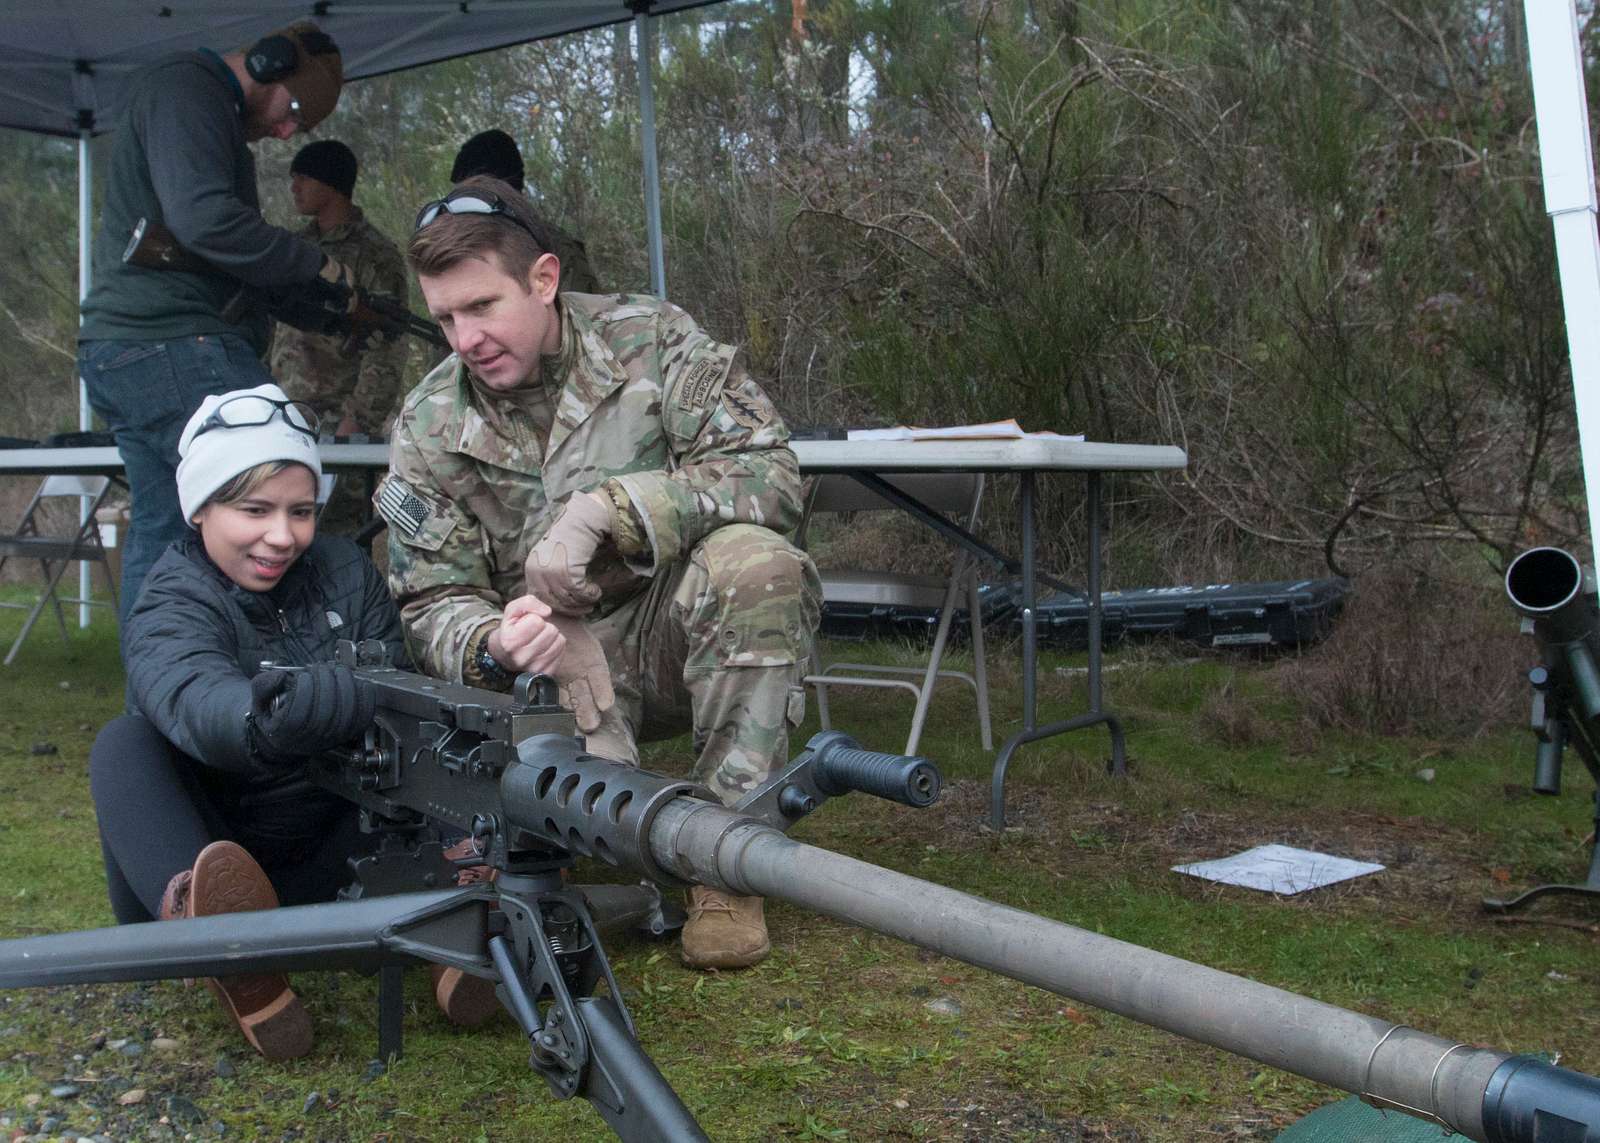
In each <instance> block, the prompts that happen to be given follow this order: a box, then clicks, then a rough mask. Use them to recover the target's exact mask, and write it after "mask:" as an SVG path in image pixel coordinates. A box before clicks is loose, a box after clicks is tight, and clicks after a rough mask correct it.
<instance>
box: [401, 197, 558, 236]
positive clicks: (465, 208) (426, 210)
mask: <svg viewBox="0 0 1600 1143" xmlns="http://www.w3.org/2000/svg"><path fill="white" fill-rule="evenodd" d="M441 214H489V215H495V216H497V217H499V218H503V219H505V220H506V221H507V222H509V223H511V225H513V226H516V227H520V228H521V229H522V230H523V231H524V232H525V233H526V234H527V235H528V237H529V238H532V239H533V241H534V244H535V245H537V246H538V247H539V249H540V250H543V249H544V248H545V244H544V241H543V240H542V239H540V237H539V236H538V235H537V234H535V233H534V232H533V227H531V226H529V225H528V224H527V223H526V222H523V221H522V219H520V218H518V217H517V216H516V215H514V214H512V213H511V212H510V211H509V210H507V209H506V208H505V204H504V203H502V202H501V201H500V199H499V197H498V196H496V195H492V194H480V193H479V192H477V191H457V192H455V193H453V194H447V195H445V196H444V197H443V198H436V199H434V200H433V201H432V202H425V203H423V204H422V209H421V210H419V211H417V224H416V226H414V227H412V233H416V232H417V231H418V230H421V229H422V228H423V227H424V226H427V225H428V224H429V223H431V222H432V221H433V220H434V219H436V218H438V217H439V216H440V215H441Z"/></svg>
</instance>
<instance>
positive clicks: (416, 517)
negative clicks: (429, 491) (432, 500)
mask: <svg viewBox="0 0 1600 1143" xmlns="http://www.w3.org/2000/svg"><path fill="white" fill-rule="evenodd" d="M377 503H378V511H379V512H381V513H383V518H384V519H385V520H387V521H389V526H390V527H391V528H399V529H400V530H401V531H402V532H404V533H405V534H406V536H407V537H409V538H413V539H414V538H415V537H416V534H417V533H418V532H419V531H421V529H422V525H423V524H425V523H426V522H427V520H428V513H429V511H430V508H429V506H428V502H427V501H426V500H424V499H422V497H420V496H418V495H417V494H416V493H415V492H413V491H411V488H410V486H409V485H407V484H406V482H405V481H403V480H398V479H396V478H395V477H393V476H391V477H389V479H388V480H385V481H384V482H383V486H382V487H381V488H379V489H378V498H377Z"/></svg>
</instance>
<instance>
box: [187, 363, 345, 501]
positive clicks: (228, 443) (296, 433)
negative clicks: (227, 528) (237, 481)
mask: <svg viewBox="0 0 1600 1143" xmlns="http://www.w3.org/2000/svg"><path fill="white" fill-rule="evenodd" d="M235 397H265V398H267V399H269V400H272V401H287V400H288V399H289V398H288V396H287V395H286V394H285V393H284V391H283V390H282V389H280V388H278V387H277V386H276V385H257V386H256V387H255V388H254V389H235V390H233V391H232V392H231V393H223V394H221V395H218V396H211V397H207V398H206V399H205V400H204V401H202V402H201V403H200V407H199V408H198V409H196V410H195V411H194V416H192V417H190V418H189V423H188V424H187V425H185V426H183V436H182V437H180V438H179V439H178V456H179V457H181V458H182V459H180V460H179V461H178V504H179V506H180V507H181V508H182V509H183V519H184V523H186V524H188V525H189V527H191V528H192V527H194V515H195V513H196V512H198V511H200V509H201V508H203V507H205V503H206V501H207V500H209V499H210V498H211V494H212V493H214V492H216V490H217V489H219V488H221V487H222V486H223V485H224V484H226V483H228V481H230V480H232V479H233V478H234V477H235V476H238V475H239V474H240V473H241V472H248V471H249V470H250V469H252V468H254V467H255V466H256V465H258V464H266V463H268V462H269V461H275V460H286V461H293V462H294V463H295V464H303V465H305V466H306V467H307V468H309V469H310V470H311V474H312V475H313V476H315V477H317V478H318V480H320V479H321V477H322V457H321V456H320V455H319V454H318V452H317V442H316V441H315V440H314V439H312V437H311V436H310V434H308V433H305V432H303V431H301V430H300V429H297V428H295V427H294V425H293V424H291V423H290V422H289V421H288V420H287V419H286V418H288V417H290V416H293V417H295V421H296V423H302V422H300V417H299V414H298V413H291V412H290V410H288V409H273V410H272V417H271V419H270V420H268V421H267V422H266V423H265V424H259V425H213V426H212V427H211V428H209V429H207V430H206V431H205V432H201V431H200V426H201V425H202V424H204V423H205V421H206V418H207V417H209V416H211V414H212V413H214V412H216V411H217V409H218V407H219V406H221V405H222V403H223V402H224V401H231V400H233V399H234V398H235ZM229 412H230V414H238V413H241V412H244V413H246V414H247V415H248V416H249V419H250V420H256V419H258V418H259V417H260V416H262V415H265V412H266V409H265V408H264V407H262V408H257V409H249V408H248V407H246V408H245V409H242V410H241V409H239V408H238V407H231V408H230V411H229Z"/></svg>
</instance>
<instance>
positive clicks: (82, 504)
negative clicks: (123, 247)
mask: <svg viewBox="0 0 1600 1143" xmlns="http://www.w3.org/2000/svg"><path fill="white" fill-rule="evenodd" d="M92 186H93V169H92V168H91V166H90V159H89V131H88V129H87V128H85V129H84V130H82V131H79V132H78V323H79V324H80V325H81V324H83V299H84V298H86V297H88V296H89V278H90V271H91V269H92V267H91V265H90V259H91V257H92V254H91V247H92V245H93V243H92V242H91V241H90V239H91V237H92V235H93V233H94V210H93V205H94V204H93V201H92V199H93V195H92V193H91V191H92ZM74 372H76V367H74ZM93 424H94V414H93V413H92V412H90V410H89V390H88V389H87V388H86V387H85V385H84V383H83V378H82V377H79V378H78V431H79V432H88V431H89V429H90V427H91V426H92V425H93ZM78 503H79V507H78V519H79V522H80V523H87V522H88V519H89V505H90V504H92V503H93V500H92V499H91V498H90V497H88V496H85V497H83V498H82V499H81V500H80V501H79V502H78ZM89 587H90V580H89V565H88V564H87V563H83V562H81V561H80V562H79V564H78V598H79V599H88V598H89ZM78 626H79V627H87V626H89V605H88V604H87V603H80V604H78Z"/></svg>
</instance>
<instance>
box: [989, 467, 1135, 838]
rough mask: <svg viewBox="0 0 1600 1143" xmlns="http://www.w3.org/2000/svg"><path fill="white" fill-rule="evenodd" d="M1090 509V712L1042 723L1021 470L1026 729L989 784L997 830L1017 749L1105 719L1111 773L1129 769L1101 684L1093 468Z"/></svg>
mask: <svg viewBox="0 0 1600 1143" xmlns="http://www.w3.org/2000/svg"><path fill="white" fill-rule="evenodd" d="M1087 475H1088V479H1089V487H1088V497H1087V500H1088V511H1089V559H1088V564H1089V574H1088V580H1089V585H1088V595H1089V599H1088V604H1089V712H1088V713H1087V714H1082V715H1079V716H1078V717H1077V718H1069V719H1066V720H1065V721H1063V722H1052V723H1050V724H1049V725H1047V726H1039V725H1038V691H1037V686H1038V677H1037V676H1038V632H1037V629H1036V622H1037V615H1036V601H1035V599H1034V588H1035V586H1036V585H1035V582H1034V572H1033V557H1034V526H1035V522H1034V505H1033V499H1034V497H1033V493H1034V483H1033V481H1034V474H1033V473H1032V472H1024V473H1023V474H1022V729H1021V730H1020V731H1019V732H1017V733H1016V734H1014V735H1012V736H1011V737H1010V738H1009V739H1008V740H1007V741H1006V744H1005V745H1004V746H1002V747H1001V748H1000V753H999V754H997V755H996V756H995V760H994V774H993V778H992V779H991V783H990V794H989V825H990V827H991V828H993V829H995V830H1001V829H1004V828H1005V824H1006V767H1007V766H1009V765H1010V764H1011V756H1012V755H1013V754H1015V753H1016V751H1017V749H1018V748H1019V747H1021V746H1023V745H1024V744H1026V743H1029V742H1037V741H1039V740H1040V739H1041V738H1052V737H1054V736H1055V735H1057V734H1065V733H1066V732H1067V731H1069V730H1081V729H1082V728H1084V727H1086V726H1096V725H1099V724H1100V723H1105V725H1106V729H1107V730H1109V731H1110V732H1111V773H1112V774H1114V775H1115V776H1117V777H1119V778H1122V777H1126V776H1127V773H1128V764H1127V755H1126V749H1125V746H1124V743H1123V734H1122V722H1121V720H1119V719H1118V718H1117V716H1116V715H1114V714H1111V713H1110V712H1108V711H1106V710H1104V709H1102V706H1101V699H1102V694H1101V685H1100V649H1101V646H1100V645H1101V638H1102V631H1101V622H1100V620H1101V610H1100V473H1098V472H1090V473H1088V474H1087Z"/></svg>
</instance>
